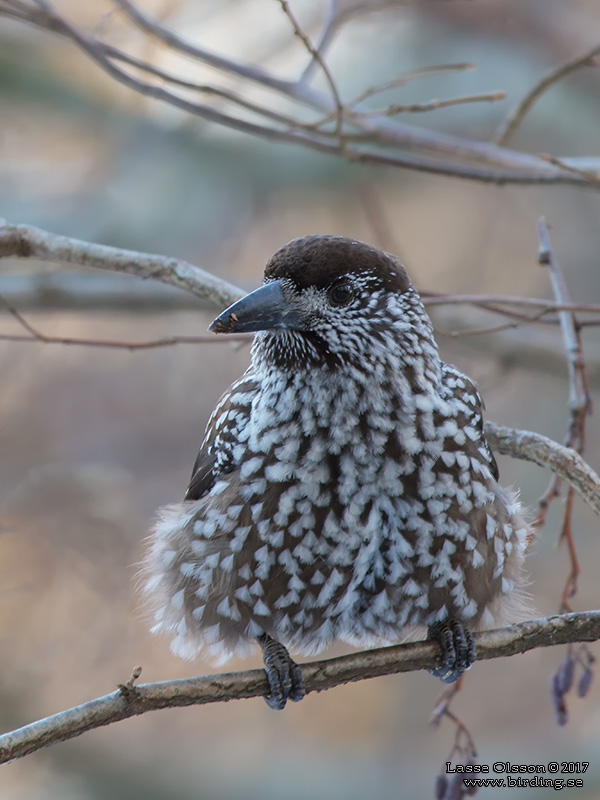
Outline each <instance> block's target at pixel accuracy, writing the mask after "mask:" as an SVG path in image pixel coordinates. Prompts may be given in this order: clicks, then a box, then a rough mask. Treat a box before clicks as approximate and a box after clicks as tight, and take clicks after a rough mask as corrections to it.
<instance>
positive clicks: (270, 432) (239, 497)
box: [145, 237, 530, 659]
mask: <svg viewBox="0 0 600 800" xmlns="http://www.w3.org/2000/svg"><path fill="white" fill-rule="evenodd" d="M317 238H320V239H323V240H325V239H327V240H331V242H332V246H333V245H335V246H336V247H338V248H339V247H340V246H341V245H340V241H341V242H348V243H349V244H348V248H349V253H350V256H352V257H353V259H354V260H350V256H348V258H347V262H346V263H347V266H346V267H345V268H344V267H340V266H337V267H336V268H335V269H334V268H333V267H328V266H327V259H326V258H325V257H324V263H325V266H324V268H323V273H324V274H323V275H322V274H321V273H319V276H320V277H319V281H314V282H311V280H310V278H309V277H306V275H305V274H304V273H300V275H301V277H300V278H299V277H297V271H296V272H294V269H292V266H290V274H289V275H288V274H287V273H286V258H288V259H290V258H291V256H290V252H291V251H288V250H286V248H283V250H282V251H280V253H279V254H276V255H275V256H274V258H273V259H272V261H271V262H270V264H272V265H273V264H274V265H275V266H274V267H273V269H275V271H276V272H275V274H276V275H277V277H283V278H284V279H285V280H284V282H286V281H287V284H286V285H287V287H288V291H289V293H290V295H293V297H294V302H296V303H297V305H298V307H299V308H301V309H302V312H303V313H304V315H305V319H306V320H307V322H306V331H296V330H265V331H260V332H259V333H257V334H256V337H255V341H254V345H253V350H252V364H251V366H250V368H249V369H248V371H247V372H246V374H245V375H244V376H243V377H242V378H241V379H240V380H239V381H237V382H236V383H235V384H234V385H233V386H232V387H231V389H230V390H229V392H228V393H226V394H225V395H224V397H223V399H222V400H221V401H220V403H219V404H218V406H217V408H216V409H215V411H214V412H213V415H212V416H211V419H210V421H209V424H208V427H207V433H206V437H205V440H204V443H203V447H202V451H201V456H200V457H199V461H198V462H197V474H200V473H201V474H202V476H203V480H204V481H205V483H202V484H200V485H201V486H202V487H205V490H204V491H203V492H202V493H201V494H200V495H199V496H198V497H194V498H193V499H191V500H188V501H186V502H184V503H183V504H181V505H179V506H171V507H168V508H167V509H165V510H163V513H162V515H161V519H160V521H159V522H158V524H157V525H156V528H155V531H154V533H153V535H152V537H151V545H150V549H149V553H148V556H147V559H146V563H145V571H146V574H147V591H148V593H149V594H150V595H152V596H153V598H154V601H155V604H156V607H157V616H156V624H155V630H160V631H164V632H167V633H169V634H170V635H171V636H172V649H173V650H174V652H176V653H177V654H179V655H182V656H184V657H194V656H195V655H197V654H198V652H200V650H202V649H203V648H204V649H205V650H206V651H207V652H208V654H209V655H210V656H212V657H214V658H220V659H224V658H227V657H228V656H229V655H231V654H234V653H243V652H245V651H246V650H247V649H248V645H249V643H250V642H251V641H252V639H253V638H254V637H256V636H259V635H260V634H262V633H267V634H269V635H270V636H272V637H273V638H274V639H276V640H277V641H279V642H281V643H282V644H284V645H285V646H286V647H289V648H291V650H292V651H296V652H300V653H304V654H309V653H316V652H319V651H321V650H322V649H323V648H325V647H326V646H327V645H329V644H330V643H331V642H332V641H334V640H337V639H340V640H342V641H346V642H349V643H351V644H354V645H371V644H376V643H377V644H382V643H391V642H395V641H398V639H399V638H401V637H403V636H404V635H405V634H406V629H407V628H409V627H413V626H419V625H434V624H435V623H437V622H440V621H443V620H445V619H447V618H452V619H455V620H457V621H459V622H465V623H468V624H469V625H470V626H471V627H474V626H475V627H476V626H487V625H490V624H492V622H497V623H502V622H504V621H509V620H515V619H516V618H518V617H520V616H522V613H523V607H524V606H523V591H522V586H523V578H522V562H523V559H524V555H525V550H526V547H527V540H528V535H529V532H530V530H529V527H528V525H527V523H526V522H525V521H524V520H523V518H522V515H521V510H520V505H519V502H518V499H517V497H516V495H515V494H514V493H512V492H510V491H508V490H504V489H502V488H501V487H500V486H499V485H498V483H497V481H496V474H497V473H496V466H495V461H494V459H493V456H492V454H491V452H490V450H489V447H488V446H487V443H486V441H485V438H484V436H483V429H482V420H481V405H482V404H481V400H480V398H479V395H478V393H477V390H476V388H475V386H474V385H473V383H472V382H471V381H470V380H469V379H468V378H467V377H466V376H464V375H462V374H461V373H460V372H459V371H458V370H456V369H455V368H454V367H452V366H449V365H447V364H445V363H444V362H442V361H441V360H440V357H439V354H438V349H437V345H436V343H435V340H434V338H433V333H432V328H431V324H430V321H429V318H428V317H427V314H426V313H425V310H424V308H423V306H422V303H421V300H420V298H419V296H418V294H417V293H416V291H415V290H414V288H413V287H412V286H411V285H410V284H409V282H408V279H407V278H406V275H405V273H404V272H403V268H402V267H401V266H400V265H399V264H398V263H397V262H396V261H395V260H394V259H393V258H392V257H390V256H384V255H383V254H380V253H379V252H378V251H374V250H373V249H372V248H369V247H368V246H367V245H362V244H360V243H355V242H351V241H350V240H340V239H338V238H336V237H307V238H306V239H305V240H296V241H297V243H300V244H298V245H297V246H298V247H302V246H303V243H304V242H309V244H308V245H306V247H307V248H308V251H307V252H309V253H310V252H312V250H310V247H309V245H311V244H312V243H311V242H310V241H309V240H311V239H317ZM325 244H327V242H325ZM292 245H294V243H292ZM290 247H291V245H288V246H287V248H290ZM325 249H327V248H325ZM374 254H376V255H374ZM278 256H279V258H278ZM304 260H305V261H307V258H305V259H304ZM372 262H373V263H372ZM328 268H329V269H330V271H331V272H332V274H331V276H330V282H333V281H335V280H338V279H339V277H340V275H342V276H343V277H344V279H345V280H346V281H347V282H348V283H349V284H350V285H351V287H352V291H353V298H354V299H353V301H352V304H351V305H349V306H348V307H347V308H344V309H341V310H340V309H339V308H332V307H331V306H330V305H328V304H327V294H326V291H327V286H328V285H329V284H328V282H327V281H328V276H327V269H328ZM267 279H268V280H269V279H271V278H270V276H269V267H268V268H267ZM303 281H304V284H306V283H308V285H304V284H303ZM403 281H404V282H405V283H404V284H403V283H402V282H403ZM398 287H399V288H400V289H401V290H398ZM203 459H204V461H203ZM204 463H206V464H207V465H208V466H207V467H206V468H205V469H204V468H203V464H204ZM198 465H200V466H198ZM203 469H204V472H202V470H203ZM207 475H208V476H209V477H206V476H207ZM193 485H194V483H193V482H192V486H193Z"/></svg>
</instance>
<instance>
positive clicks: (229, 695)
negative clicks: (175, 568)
mask: <svg viewBox="0 0 600 800" xmlns="http://www.w3.org/2000/svg"><path fill="white" fill-rule="evenodd" d="M599 638H600V611H585V612H581V613H577V614H564V615H562V616H553V617H548V618H545V619H537V620H531V621H529V622H522V623H520V624H518V625H511V626H509V627H507V628H499V629H497V630H492V631H482V632H481V633H476V634H475V642H476V647H477V658H478V660H479V661H486V660H488V659H492V658H501V657H504V656H512V655H516V654H517V653H525V652H527V651H528V650H533V649H535V648H537V647H552V646H554V645H558V644H566V643H569V642H593V641H596V640H597V639H599ZM438 653H439V645H438V644H437V643H435V642H431V641H423V642H412V643H409V644H400V645H396V646H394V647H382V648H379V649H378V650H366V651H362V652H359V653H352V654H351V655H347V656H340V657H338V658H332V659H325V660H321V661H313V662H309V663H308V664H303V665H302V677H303V680H304V685H305V686H306V691H307V692H308V693H310V692H321V691H324V690H325V689H331V688H333V687H334V686H340V685H342V684H345V683H352V682H355V681H360V680H365V679H367V678H377V677H380V676H382V675H392V674H395V673H398V672H410V671H412V670H417V669H431V668H433V667H434V666H435V665H436V663H437V659H438ZM139 671H140V670H139V668H136V670H135V672H134V674H136V673H137V674H138V675H139ZM268 691H269V687H268V684H267V679H266V676H265V672H264V670H262V669H254V670H248V671H245V672H234V673H224V674H220V675H208V676H205V677H199V678H187V679H183V680H174V681H162V682H160V683H147V684H141V685H140V686H134V685H133V681H132V680H130V681H128V682H127V683H126V684H124V685H122V686H121V687H120V688H119V690H118V691H116V692H113V693H112V694H108V695H105V696H104V697H98V698H97V699H95V700H91V701H89V702H87V703H84V704H83V705H80V706H76V707H75V708H70V709H68V710H67V711H62V712H60V713H58V714H54V715H53V716H51V717H46V718H45V719H42V720H39V721H38V722H33V723H32V724H31V725H26V726H25V727H23V728H19V729H18V730H14V731H11V732H9V733H5V734H4V735H2V736H0V764H1V763H6V762H7V761H12V760H13V759H15V758H21V757H23V756H26V755H29V754H30V753H34V752H36V751H37V750H40V749H41V748H43V747H47V746H48V745H51V744H56V743H57V742H63V741H67V740H68V739H72V738H74V737H76V736H80V735H81V734H82V733H85V732H86V731H89V730H93V729H94V728H100V727H102V726H104V725H110V724H112V723H113V722H119V721H120V720H122V719H127V718H128V717H133V716H138V715H140V714H145V713H146V712H148V711H154V710H157V709H160V708H176V707H180V706H191V705H204V704H206V703H221V702H225V701H227V700H238V699H242V698H249V697H262V696H264V695H265V694H267V693H268Z"/></svg>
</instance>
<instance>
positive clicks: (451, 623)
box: [427, 619, 476, 683]
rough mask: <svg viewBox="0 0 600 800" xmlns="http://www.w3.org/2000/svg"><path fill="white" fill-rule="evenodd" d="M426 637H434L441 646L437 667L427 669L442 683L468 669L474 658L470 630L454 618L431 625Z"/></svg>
mask: <svg viewBox="0 0 600 800" xmlns="http://www.w3.org/2000/svg"><path fill="white" fill-rule="evenodd" d="M427 638H428V639H434V640H435V641H436V642H438V643H439V645H440V647H441V648H442V660H441V663H440V665H439V667H436V668H435V669H431V670H429V671H430V673H431V674H432V675H435V677H436V678H441V680H442V682H443V683H454V682H455V681H457V680H458V679H459V678H460V677H461V675H462V674H463V673H464V672H465V671H466V670H468V669H469V668H470V667H471V666H472V664H473V662H474V661H475V659H476V653H475V640H474V639H473V634H472V633H471V631H469V630H467V628H465V627H464V625H463V624H462V623H461V622H457V621H456V620H454V619H449V620H446V621H445V622H439V623H438V624H437V625H431V626H430V627H429V629H428V631H427Z"/></svg>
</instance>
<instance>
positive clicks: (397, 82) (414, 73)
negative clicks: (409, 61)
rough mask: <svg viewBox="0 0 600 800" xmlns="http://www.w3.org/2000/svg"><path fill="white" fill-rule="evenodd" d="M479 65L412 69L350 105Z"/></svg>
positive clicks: (370, 91)
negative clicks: (418, 81)
mask: <svg viewBox="0 0 600 800" xmlns="http://www.w3.org/2000/svg"><path fill="white" fill-rule="evenodd" d="M476 68H477V65H476V64H473V63H470V62H469V63H460V64H435V65H433V66H431V67H419V68H417V69H411V70H409V71H408V72H403V73H402V74H401V75H398V77H396V78H393V79H392V80H391V81H386V82H385V83H380V84H378V85H377V86H371V87H369V88H368V89H364V90H363V91H362V92H361V93H360V94H358V95H357V96H356V97H355V98H354V100H351V101H350V103H348V105H349V106H350V107H351V108H354V107H355V106H357V105H360V104H361V103H362V102H363V101H364V100H368V99H369V98H370V97H374V96H375V95H377V94H382V93H383V92H388V91H389V90H390V89H397V88H399V87H400V86H405V85H406V84H407V83H409V81H414V80H415V79H417V78H428V77H430V76H431V75H436V74H439V73H440V72H441V73H444V72H463V71H465V70H471V69H476Z"/></svg>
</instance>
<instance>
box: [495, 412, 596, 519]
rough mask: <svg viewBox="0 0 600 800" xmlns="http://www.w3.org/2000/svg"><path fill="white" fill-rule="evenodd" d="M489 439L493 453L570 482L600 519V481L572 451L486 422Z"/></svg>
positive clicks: (550, 440) (528, 432)
mask: <svg viewBox="0 0 600 800" xmlns="http://www.w3.org/2000/svg"><path fill="white" fill-rule="evenodd" d="M484 431H485V435H486V437H487V440H488V442H489V444H490V447H491V448H492V450H496V451H497V452H498V453H502V455H507V456H512V457H513V458H520V459H522V460H524V461H532V462H533V463H534V464H537V465H538V466H539V467H547V468H548V469H550V470H551V471H552V472H554V473H555V474H556V475H560V477H561V478H563V480H565V481H567V482H568V483H569V484H570V485H571V486H572V487H573V488H574V489H575V491H576V492H577V493H578V494H579V495H580V496H581V498H582V499H583V500H585V502H586V503H587V504H588V505H589V506H590V507H591V508H592V509H593V510H594V511H595V512H596V514H599V515H600V477H598V475H597V473H596V472H595V471H594V470H593V469H592V468H591V467H590V465H589V464H588V463H587V462H586V461H584V459H583V458H582V457H581V456H580V455H579V453H578V452H577V451H575V450H573V449H572V448H571V447H564V446H563V445H561V444H558V442H555V441H553V440H552V439H549V438H548V437H547V436H542V434H541V433H533V432H532V431H522V430H518V429H516V428H507V427H505V426H504V425H496V424H495V423H493V422H486V423H485V425H484Z"/></svg>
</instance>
